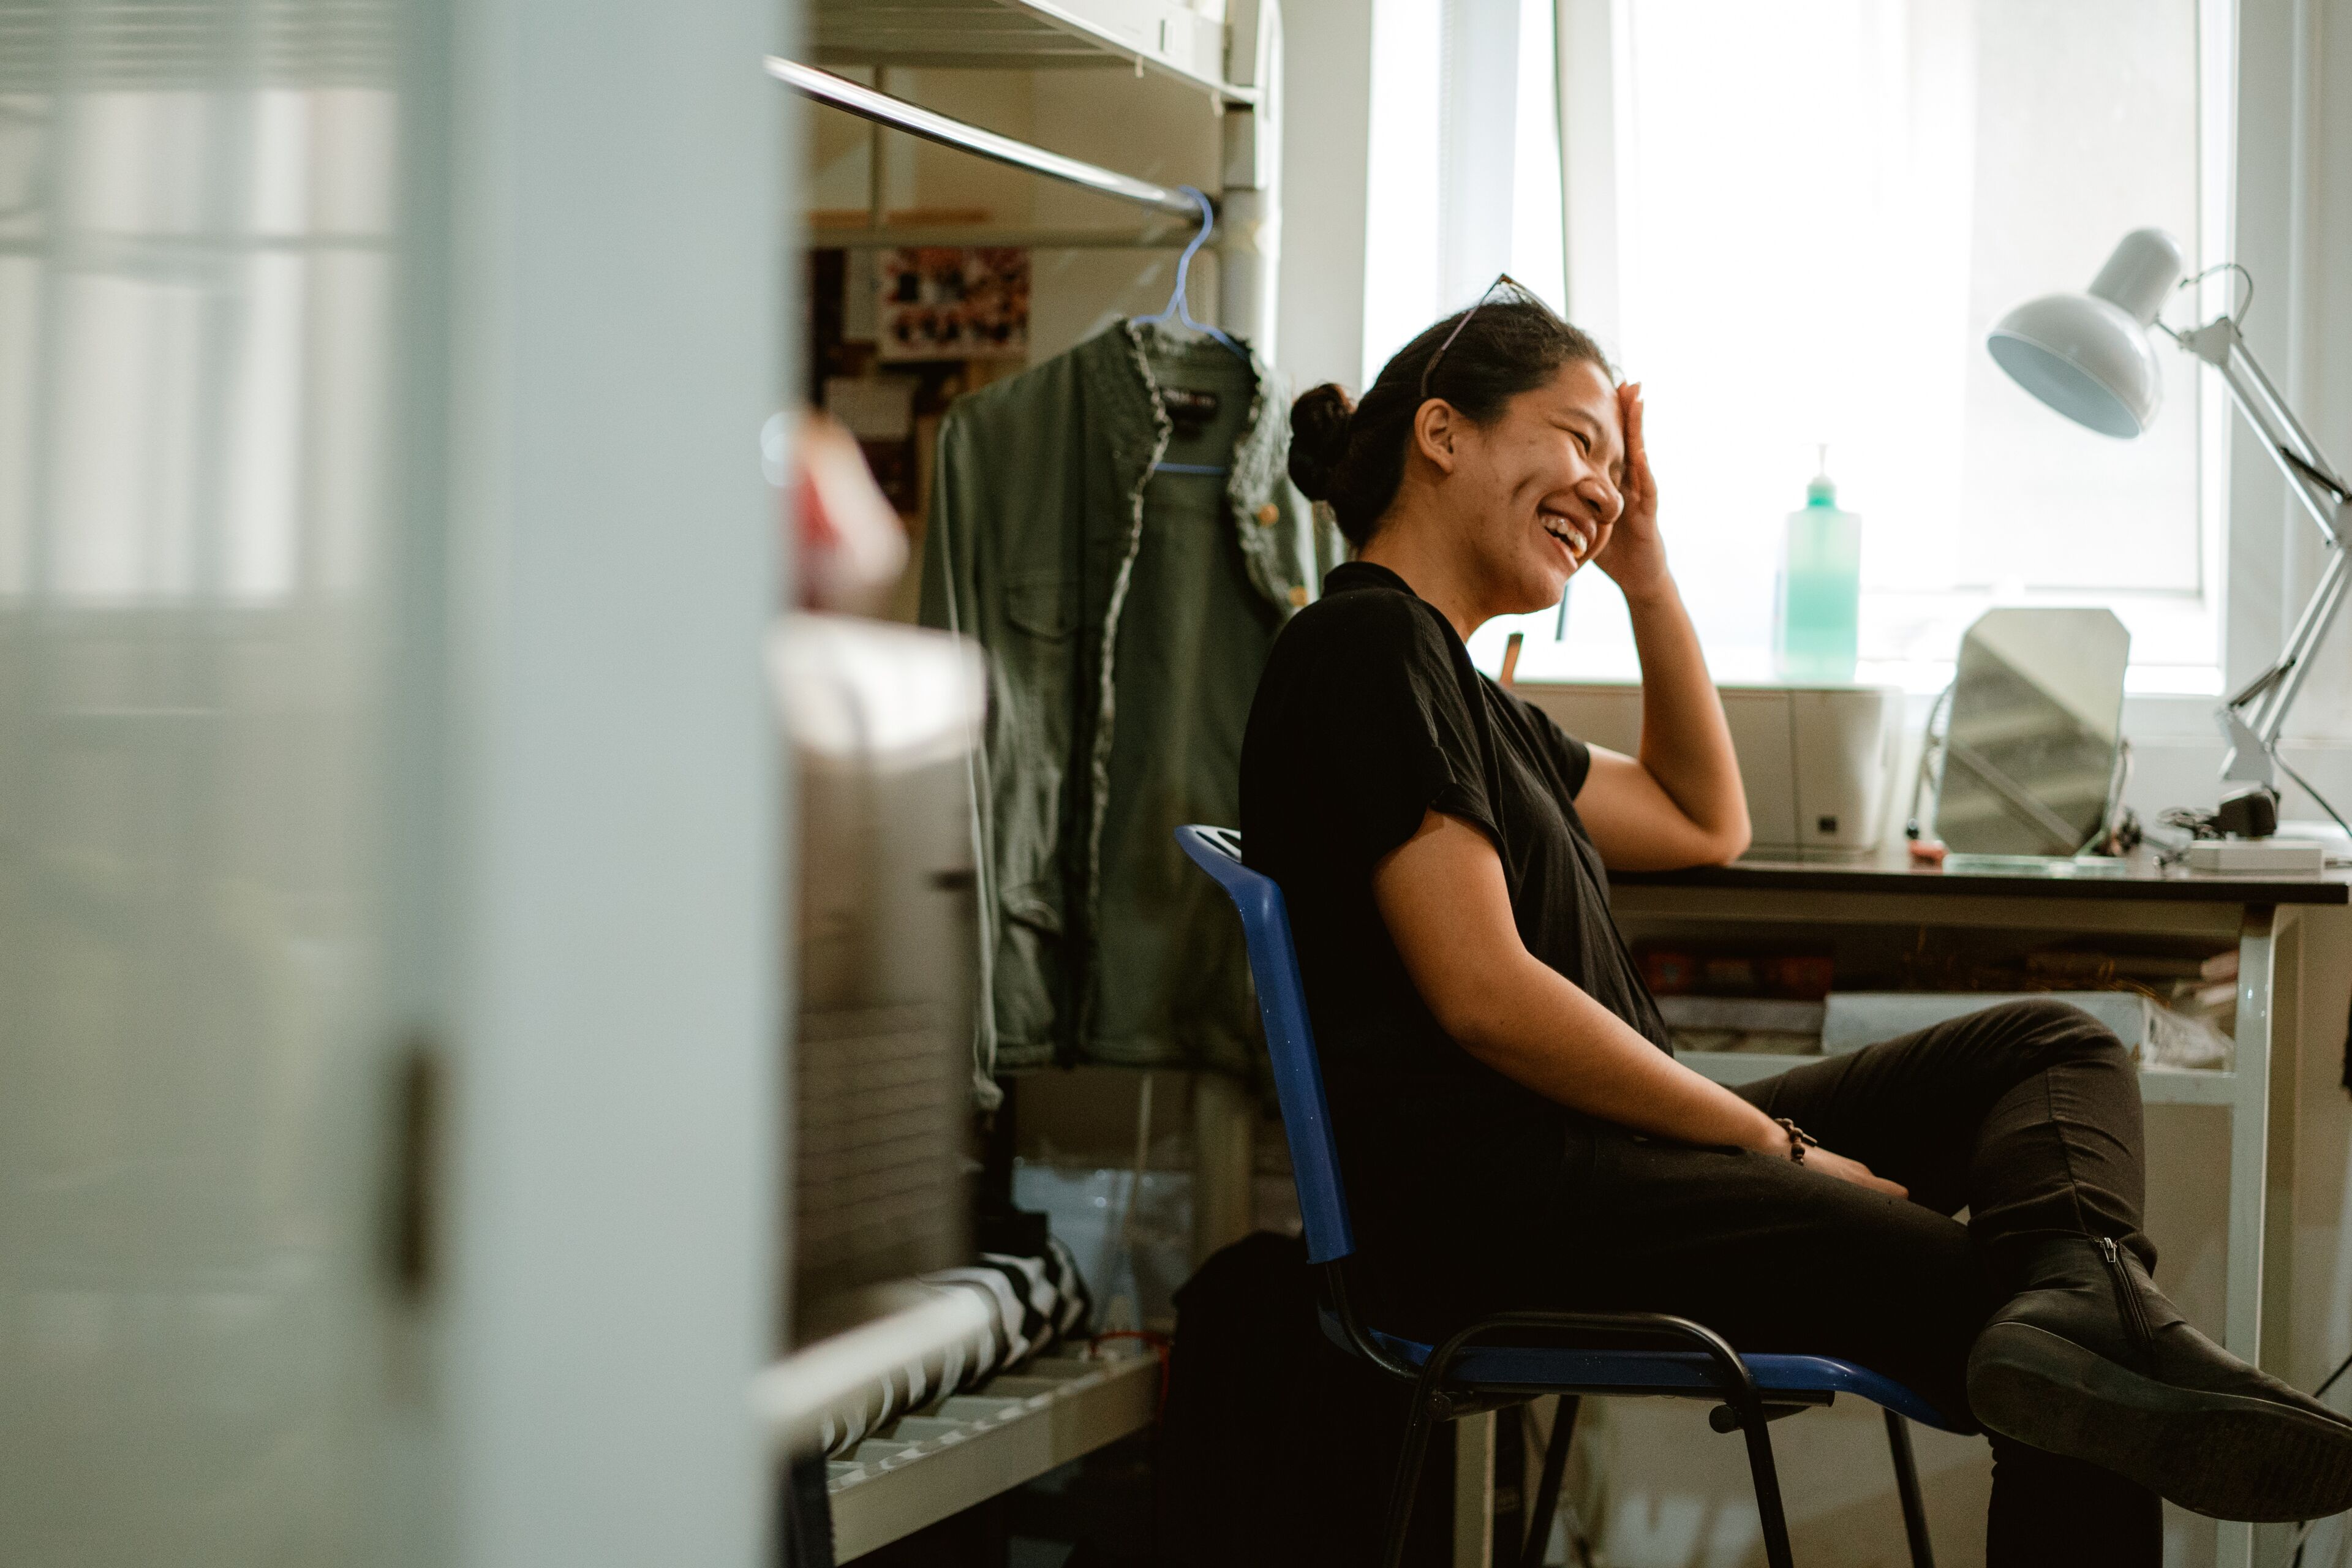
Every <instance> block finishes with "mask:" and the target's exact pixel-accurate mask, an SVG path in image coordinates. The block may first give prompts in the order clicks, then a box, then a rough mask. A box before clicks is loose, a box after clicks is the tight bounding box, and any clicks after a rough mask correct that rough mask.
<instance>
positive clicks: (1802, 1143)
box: [1772, 1116, 1822, 1165]
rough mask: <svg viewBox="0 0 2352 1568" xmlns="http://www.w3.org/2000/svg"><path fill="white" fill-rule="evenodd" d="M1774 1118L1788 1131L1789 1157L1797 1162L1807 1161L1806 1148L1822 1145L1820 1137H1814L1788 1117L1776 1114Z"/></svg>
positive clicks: (1781, 1127)
mask: <svg viewBox="0 0 2352 1568" xmlns="http://www.w3.org/2000/svg"><path fill="white" fill-rule="evenodd" d="M1772 1120H1773V1121H1774V1122H1775V1123H1777V1124H1778V1125H1779V1126H1780V1129H1781V1130H1782V1131H1785V1132H1787V1133H1788V1135H1789V1158H1790V1160H1791V1161H1792V1162H1794V1163H1797V1164H1800V1165H1801V1164H1803V1163H1805V1151H1806V1150H1808V1149H1818V1148H1820V1147H1821V1146H1822V1141H1821V1140H1820V1139H1818V1138H1816V1137H1814V1136H1813V1135H1812V1134H1811V1133H1810V1132H1808V1131H1805V1130H1804V1129H1803V1128H1801V1127H1800V1126H1798V1125H1797V1124H1796V1123H1795V1122H1793V1121H1790V1120H1789V1119H1788V1118H1787V1117H1785V1116H1776V1117H1774V1118H1772Z"/></svg>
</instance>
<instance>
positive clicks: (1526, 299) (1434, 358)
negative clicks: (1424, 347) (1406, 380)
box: [1421, 272, 1552, 403]
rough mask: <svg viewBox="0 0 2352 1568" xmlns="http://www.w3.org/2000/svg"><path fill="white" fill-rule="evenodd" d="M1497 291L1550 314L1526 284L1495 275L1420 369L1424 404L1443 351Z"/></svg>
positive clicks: (1507, 274) (1549, 309)
mask: <svg viewBox="0 0 2352 1568" xmlns="http://www.w3.org/2000/svg"><path fill="white" fill-rule="evenodd" d="M1496 289H1509V290H1510V291H1511V292H1512V294H1514V295H1516V296H1517V298H1518V299H1519V300H1520V301H1521V302H1522V303H1524V304H1528V305H1533V306H1534V307H1535V308H1536V309H1537V310H1541V311H1542V312H1543V313H1544V314H1545V315H1547V316H1549V315H1550V314H1551V313H1552V310H1551V307H1550V306H1549V305H1547V304H1545V303H1544V302H1543V296H1542V295H1540V294H1538V293H1537V292H1536V291H1535V290H1534V289H1530V288H1528V286H1527V285H1526V284H1524V283H1522V282H1520V281H1519V280H1518V279H1516V278H1514V277H1512V276H1511V275H1510V274H1509V273H1507V272H1497V273H1496V274H1495V280H1494V281H1493V282H1492V283H1489V284H1487V285H1486V292H1485V293H1483V294H1481V295H1479V296H1478V302H1477V303H1476V304H1475V305H1473V306H1471V307H1470V308H1469V309H1468V310H1465V311H1463V312H1462V319H1461V320H1460V321H1456V322H1454V330H1453V331H1450V332H1448V333H1446V334H1445V341H1444V342H1442V343H1440V344H1438V345H1437V352H1436V353H1433V354H1432V355H1430V356H1429V363H1427V364H1425V365H1423V366H1422V367H1421V398H1422V401H1423V402H1424V403H1426V402H1428V401H1429V378H1430V377H1431V376H1433V375H1434V374H1436V373H1437V362H1438V361H1439V360H1442V359H1444V357H1445V351H1446V350H1447V349H1450V348H1452V347H1453V346H1454V339H1456V338H1458V337H1460V336H1461V335H1462V329H1463V328H1465V327H1466V326H1468V325H1469V324H1470V318H1471V317H1473V316H1475V315H1476V314H1477V313H1478V312H1479V311H1481V310H1485V309H1486V301H1487V300H1492V299H1493V298H1494V297H1495V292H1496Z"/></svg>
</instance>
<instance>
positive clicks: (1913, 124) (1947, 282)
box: [1474, 0, 2231, 693]
mask: <svg viewBox="0 0 2352 1568" xmlns="http://www.w3.org/2000/svg"><path fill="white" fill-rule="evenodd" d="M1560 14H1561V16H1562V17H1563V20H1564V31H1565V35H1566V37H1565V47H1564V48H1563V49H1562V51H1561V56H1562V67H1563V75H1562V81H1563V83H1564V89H1565V90H1564V93H1563V97H1564V98H1565V99H1566V100H1567V110H1566V112H1565V115H1564V116H1563V119H1564V123H1565V139H1566V150H1567V157H1566V164H1567V173H1566V184H1567V189H1568V250H1569V263H1568V274H1569V277H1568V281H1569V289H1568V292H1569V300H1570V313H1571V315H1572V316H1574V317H1575V318H1576V319H1577V320H1578V321H1579V322H1580V324H1581V325H1584V326H1586V327H1587V328H1589V329H1591V330H1592V331H1594V332H1595V333H1596V335H1598V336H1600V337H1601V340H1602V342H1604V343H1607V344H1609V345H1610V346H1611V347H1612V350H1613V351H1614V352H1615V353H1617V355H1618V357H1619V358H1620V360H1621V362H1622V364H1623V365H1624V367H1625V369H1626V371H1627V373H1628V374H1631V375H1632V376H1633V377H1634V378H1636V379H1638V380H1640V381H1642V382H1643V384H1644V389H1645V395H1646V396H1647V399H1648V403H1649V409H1650V422H1651V433H1650V446H1651V452H1652V457H1653V459H1654V464H1655V466H1656V468H1657V470H1658V475H1659V481H1660V485H1661V489H1662V493H1663V496H1664V514H1663V519H1664V523H1665V525H1666V528H1667V537H1668V541H1669V543H1670V546H1671V547H1672V550H1673V554H1674V559H1675V567H1676V572H1677V575H1678V577H1679V578H1680V580H1681V582H1682V584H1683V589H1684V593H1685V597H1686V599H1687V600H1688V601H1689V604H1690V606H1691V610H1692V613H1693V615H1694V616H1695V617H1696V620H1697V622H1698V625H1699V627H1700V631H1701V635H1702V637H1704V638H1705V640H1706V646H1707V652H1708V657H1709V659H1710V661H1711V663H1712V665H1713V667H1714V668H1715V670H1716V672H1717V676H1718V677H1719V678H1721V679H1726V680H1733V681H1738V680H1753V679H1769V677H1770V675H1771V649H1770V643H1771V626H1772V609H1773V598H1774V582H1775V574H1776V571H1777V566H1778V555H1779V547H1780V529H1781V519H1782V518H1783V516H1784V515H1785V514H1786V513H1788V512H1789V511H1790V510H1793V509H1795V508H1796V507H1798V506H1801V504H1802V503H1803V500H1804V493H1805V483H1806V480H1807V479H1810V478H1811V475H1812V473H1813V471H1814V468H1815V463H1816V452H1817V447H1819V446H1820V445H1822V444H1826V446H1827V447H1828V460H1829V471H1830V473H1831V475H1832V478H1833V479H1835V480H1836V481H1837V483H1838V487H1839V494H1840V500H1841V503H1842V504H1843V505H1844V506H1845V507H1847V508H1848V509H1849V510H1855V511H1858V512H1860V513H1861V514H1862V516H1863V518H1864V599H1863V611H1862V644H1863V646H1862V658H1863V668H1862V669H1861V671H1860V672H1859V673H1860V676H1861V678H1862V679H1867V680H1889V681H1894V682H1896V683H1900V684H1904V685H1906V686H1909V687H1912V688H1914V689H1931V688H1933V687H1936V686H1938V685H1940V684H1942V682H1943V681H1944V680H1945V679H1948V674H1949V669H1950V661H1951V658H1952V657H1953V651H1954V649H1955V648H1956V647H1957V646H1958V638H1959V634H1960V632H1961V630H1962V629H1963V628H1964V627H1965V626H1967V625H1968V623H1969V622H1970V621H1971V620H1973V619H1974V618H1975V617H1976V616H1977V615H1979V613H1981V612H1982V611H1983V610H1984V609H1986V608H1989V607H1990V606H1992V605H2106V606H2108V607H2110V608H2112V609H2113V610H2114V611H2115V612H2116V614H2117V616H2120V617H2121V618H2122V619H2123V620H2124V622H2125V624H2126V626H2129V627H2130V629H2131V632H2132V637H2133V647H2132V652H2133V663H2134V671H2133V687H2134V689H2135V690H2140V691H2171V692H2183V693H2201V692H2212V691H2215V690H2218V689H2219V685H2220V670H2219V664H2220V614H2221V583H2220V580H2219V579H2220V572H2221V548H2220V545H2221V526H2220V525H2221V496H2222V493H2223V487H2222V479H2223V475H2222V469H2221V465H2222V454H2223V445H2222V437H2225V435H2226V430H2227V424H2226V421H2227V410H2226V407H2225V406H2224V405H2223V404H2222V403H2221V401H2220V397H2221V394H2220V391H2219V388H2218V386H2216V385H2214V384H2212V378H2206V384H2201V385H2200V377H2199V374H2198V365H2197V363H2196V362H2195V361H2194V360H2192V359H2191V358H2190V357H2189V356H2188V355H2186V354H2182V353H2175V352H2173V351H2172V350H2171V349H2170V348H2169V347H2168V346H2166V347H2164V349H2163V352H2162V353H2160V354H2159V356H2158V357H2159V362H2160V363H2162V364H2163V366H2164V370H2165V374H2166V378H2167V380H2166V390H2165V405H2164V408H2163V411H2162V413H2161V414H2160V415H2159V416H2158V419H2157V421H2156V423H2155V425H2154V426H2153V427H2152V428H2151V429H2150V431H2149V432H2148V433H2147V435H2146V436H2143V437H2141V438H2139V439H2138V440H2137V441H2131V442H2118V441H2115V440H2112V439H2109V438H2107V437H2101V436H2097V435H2094V434H2092V433H2091V432H2089V431H2086V430H2084V429H2082V428H2080V427H2079V426H2074V425H2073V424H2070V423H2068V422H2067V421H2065V420H2063V419H2062V418H2060V417H2059V416H2056V415H2054V414H2052V413H2051V412H2049V411H2048V410H2047V409H2045V408H2043V407H2042V406H2041V405H2039V404H2037V403H2035V402H2034V401H2032V398H2030V397H2029V396H2028V395H2026V394H2025V393H2024V392H2022V391H2021V389H2019V388H2018V387H2016V386H2015V385H2014V384H2011V383H2010V382H2009V381H2008V380H2007V378H2006V377H2004V376H2003V375H2002V374H2000V371H1999V369H1998V368H1997V367H1996V366H1995V365H1994V364H1993V363H1992V362H1991V359H1990V356H1988V355H1987V354H1986V353H1985V352H1984V347H1983V344H1984V336H1985V332H1986V330H1987V328H1988V327H1989V326H1990V324H1991V323H1992V321H1994V320H1996V319H1997V318H1998V317H1999V316H2000V314H2002V313H2003V312H2004V311H2006V310H2008V309H2009V308H2010V307H2011V306H2012V305H2015V304H2017V303H2020V302H2021V301H2022V300H2027V299H2029V298H2032V297H2033V296H2035V295H2038V294H2044V293H2050V292H2053V291H2057V290H2060V289H2081V288H2082V287H2084V285H2085V284H2086V283H2087V282H2088V281H2089V279H2090V278H2091V276H2092V274H2093V273H2094V272H2095V271H2096V270H2097V269H2098V267H2099V265H2100V263H2101V262H2102V261H2103V260H2105V257H2106V254H2107V252H2108V250H2109V249H2110V248H2111V247H2113V245H2114V244H2115V242H2116V239H2118V238H2119V237H2122V236H2123V234H2125V233H2126V231H2127V230H2130V229H2133V228H2137V227H2139V226H2146V225H2158V226H2163V227H2165V228H2168V229H2169V230H2171V231H2172V232H2173V233H2174V234H2175V235H2176V236H2178V237H2179V238H2180V240H2181V242H2182V244H2183V247H2185V248H2186V249H2187V250H2188V251H2189V255H2190V256H2191V257H2192V258H2194V259H2193V261H2192V267H2194V268H2202V267H2204V266H2206V265H2208V264H2210V262H2211V261H2213V260H2217V259H2221V258H2222V257H2223V256H2225V255H2226V251H2225V249H2224V248H2223V246H2224V244H2225V243H2226V235H2227V232H2228V230H2227V226H2226V225H2227V219H2228V199H2227V197H2228V193H2227V189H2226V171H2227V169H2228V167H2229V144H2228V127H2229V92H2228V81H2229V76H2228V71H2229V59H2228V46H2229V39H2230V28H2231V16H2230V15H2229V7H2228V5H2226V3H2225V0H2076V3H2074V4H2070V5H2063V6H2053V5H2046V4H2041V3H2038V0H1973V3H1969V0H1781V3H1779V4H1775V5H1750V4H1740V3H1737V0H1563V4H1562V5H1561V10H1560ZM2216 281H2217V283H2218V281H2219V280H2218V279H2217V280H2216ZM2224 303H2225V299H2224V296H2222V295H2221V294H2220V293H2219V292H2214V293H2209V294H2208V295H2207V296H2206V298H2205V299H2204V300H2202V301H2201V302H2200V304H2201V308H2203V309H2205V310H2218V309H2221V308H2223V307H2224ZM2194 310H2195V307H2192V305H2191V302H2190V301H2189V300H2185V299H2184V300H2179V301H2178V302H2177V303H2176V304H2175V305H2174V306H2172V307H2171V308H2170V310H2169V311H2168V316H2169V318H2170V319H2172V320H2175V321H2182V320H2186V319H2188V318H2189V316H2190V315H2192V314H2193V313H2194ZM1563 624H1564V625H1565V626H1567V627H1568V628H1569V636H1568V637H1567V639H1566V640H1565V641H1559V640H1556V637H1555V633H1556V632H1557V631H1558V630H1559V627H1560V626H1562V625H1563ZM1513 629H1518V630H1525V631H1526V632H1528V645H1527V647H1526V649H1525V652H1524V654H1523V657H1522V660H1521V663H1520V667H1519V668H1520V671H1521V673H1522V674H1523V675H1526V676H1531V677H1539V678H1540V677H1551V678H1559V679H1574V678H1591V677H1602V678H1609V677H1623V676H1630V675H1632V674H1633V672H1634V669H1635V668H1636V666H1635V663H1634V659H1633V646H1632V639H1631V635H1630V631H1629V629H1628V627H1627V626H1626V624H1625V616H1624V611H1623V605H1622V599H1620V598H1619V597H1618V595H1616V593H1615V590H1614V588H1613V586H1612V585H1611V584H1608V583H1607V582H1606V580H1605V579H1604V578H1602V577H1601V574H1599V573H1587V574H1579V576H1578V578H1577V579H1576V581H1575V583H1574V584H1573V585H1572V587H1571V589H1570V595H1569V602H1568V605H1567V606H1566V611H1565V615H1564V616H1560V615H1558V614H1554V613H1547V614H1545V615H1542V616H1528V617H1522V618H1521V620H1520V621H1519V622H1518V623H1517V625H1515V626H1493V627H1489V628H1488V629H1487V630H1486V632H1485V633H1484V634H1482V636H1481V637H1480V638H1479V639H1478V646H1477V647H1475V649H1474V652H1475V653H1476V654H1478V655H1479V656H1480V658H1481V662H1482V663H1484V664H1486V666H1487V667H1488V668H1493V667H1494V665H1495V664H1496V662H1497V661H1498V660H1499V658H1500V655H1501V647H1502V643H1503V640H1504V637H1505V636H1506V635H1507V632H1508V631H1509V630H1513Z"/></svg>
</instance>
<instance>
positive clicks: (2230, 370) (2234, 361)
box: [2180, 316, 2352, 548]
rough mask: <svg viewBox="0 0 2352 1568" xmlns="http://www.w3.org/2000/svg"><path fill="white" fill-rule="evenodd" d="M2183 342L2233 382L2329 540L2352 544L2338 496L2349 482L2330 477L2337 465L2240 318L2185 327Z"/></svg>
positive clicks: (2234, 395)
mask: <svg viewBox="0 0 2352 1568" xmlns="http://www.w3.org/2000/svg"><path fill="white" fill-rule="evenodd" d="M2180 346H2181V347H2183V348H2185V349H2187V350H2189V352H2190V353H2193V354H2195V355H2196V356H2197V357H2198V358H2199V359H2201V360H2203V361H2204V362H2205V363H2207V364H2210V365H2211V366H2212V367H2213V368H2214V369H2215V370H2218V371H2220V372H2221V381H2222V384H2224V385H2226V386H2228V387H2229V389H2230V396H2231V400H2232V401H2233V402H2235V403H2236V404H2237V405H2238V412H2239V413H2241V414H2242V415H2244V416H2246V423H2247V424H2249V425H2251V426H2253V427H2254V434H2255V435H2257V436H2260V437H2262V438H2263V447H2265V448H2267V449H2268V451H2269V452H2270V455H2271V460H2272V461H2273V462H2275V463H2276V464H2278V466H2279V472H2280V473H2281V474H2282V475H2284V477H2285V479H2286V482H2287V488H2288V489H2291V490H2293V491H2294V495H2295V499H2296V500H2300V501H2302V502H2303V504H2304V508H2305V510H2307V511H2309V512H2310V513H2311V519H2312V521H2314V522H2316V523H2317V524H2318V525H2319V530H2320V531H2321V532H2322V533H2324V534H2325V535H2326V537H2327V541H2328V542H2329V543H2330V544H2333V545H2336V546H2338V547H2339V548H2340V547H2342V546H2344V545H2346V544H2352V515H2347V509H2346V505H2345V503H2344V502H2343V501H2342V500H2338V499H2337V498H2338V495H2339V494H2340V492H2341V491H2342V490H2343V489H2344V488H2345V487H2344V486H2343V484H2342V483H2341V481H2337V482H2336V483H2334V484H2331V483H2329V482H2328V481H2329V480H2330V479H2333V478H2334V476H2335V473H2336V468H2335V465H2334V464H2332V463H2330V462H2329V461H2328V460H2327V458H2326V455H2325V454H2324V453H2322V452H2321V451H2320V449H2319V443H2318V442H2316V441H2314V440H2313V439H2312V438H2311V433H2310V432H2309V431H2307V430H2305V428H2304V427H2303V425H2302V423H2301V421H2299V420H2297V419H2296V418H2295V416H2294V410H2293V409H2292V408H2289V407H2288V406H2287V404H2286V399H2285V398H2284V397H2282V396H2280V395H2279V391H2278V388H2277V387H2275V386H2273V385H2272V384H2271V378H2270V377H2269V376H2268V375H2266V374H2263V366H2262V362H2261V361H2260V360H2257V359H2256V358H2255V357H2254V351H2253V350H2252V348H2250V347H2249V346H2247V343H2246V340H2245V338H2244V336H2243V335H2242V334H2241V333H2240V332H2239V331H2238V323H2237V322H2235V321H2231V319H2230V318H2229V317H2227V316H2220V317H2216V318H2215V319H2214V320H2213V321H2211V322H2210V323H2208V324H2207V325H2205V326H2202V327H2200V328H2198V329H2197V330H2196V331H2191V332H2186V333H2183V334H2182V335H2181V337H2180ZM2297 459H2300V463H2299V464H2298V461H2297Z"/></svg>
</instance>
